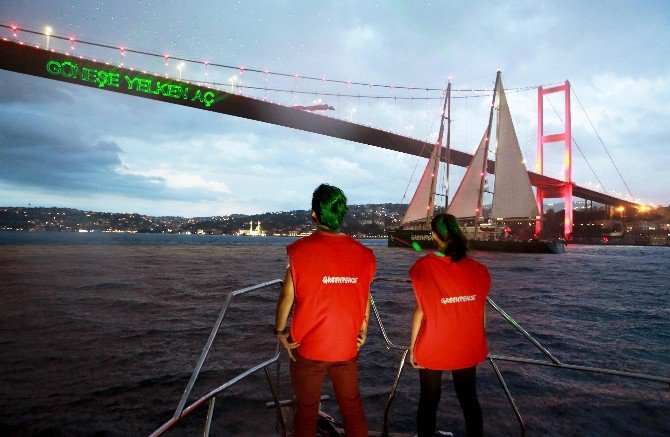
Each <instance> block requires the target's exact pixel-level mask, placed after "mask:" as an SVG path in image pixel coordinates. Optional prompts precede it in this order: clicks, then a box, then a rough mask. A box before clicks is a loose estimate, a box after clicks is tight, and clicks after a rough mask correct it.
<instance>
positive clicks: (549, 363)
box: [370, 277, 670, 436]
mask: <svg viewBox="0 0 670 437" xmlns="http://www.w3.org/2000/svg"><path fill="white" fill-rule="evenodd" d="M376 281H386V282H398V283H411V280H410V279H408V278H392V277H390V278H389V277H376V278H374V280H373V282H376ZM486 301H487V302H488V304H489V305H490V306H491V307H492V308H493V309H495V310H496V311H497V312H498V313H499V314H500V315H501V316H503V318H504V319H505V320H506V321H507V322H508V323H509V324H510V325H512V326H513V327H514V328H515V329H516V330H517V331H519V332H520V333H521V334H522V335H523V336H524V337H525V338H526V339H527V340H528V341H530V342H531V343H532V344H533V345H534V346H535V347H536V348H538V349H539V350H540V352H542V353H543V354H544V355H545V356H546V357H547V358H549V360H550V361H542V360H535V359H530V358H520V357H508V356H502V355H489V356H488V357H487V359H488V361H489V363H490V364H491V367H492V369H493V371H494V373H495V375H496V377H497V378H498V381H499V382H500V385H501V387H502V389H503V391H504V392H505V396H506V397H507V400H508V402H509V404H510V406H511V408H512V410H513V411H514V415H515V416H516V418H517V421H518V422H519V428H520V432H521V436H525V432H526V431H525V427H524V423H523V418H522V417H521V413H520V412H519V409H518V407H517V406H516V403H515V402H514V398H513V397H512V394H511V392H510V390H509V388H508V387H507V384H506V383H505V379H504V378H503V376H502V374H501V373H500V370H499V369H498V366H497V364H496V362H495V360H499V361H508V362H514V363H521V364H533V365H540V366H550V367H556V368H559V369H566V370H576V371H581V372H587V373H601V374H607V375H615V376H621V377H626V378H635V379H642V380H647V381H656V382H664V383H667V384H668V385H670V378H667V377H664V376H656V375H647V374H643V373H634V372H627V371H622V370H613V369H604V368H599V367H590V366H580V365H574V364H566V363H562V362H561V361H559V360H558V359H557V358H556V357H554V356H553V355H552V354H551V352H549V351H548V350H547V349H546V348H545V347H544V346H542V345H541V344H540V342H538V341H537V340H536V339H535V338H533V336H531V335H530V334H529V333H528V332H527V331H526V330H525V329H523V328H522V327H521V325H519V324H518V323H517V322H516V321H515V320H514V319H513V318H512V317H510V316H509V314H507V313H506V312H505V311H504V310H503V309H502V308H501V307H500V306H498V305H497V304H496V303H495V302H494V301H493V300H492V299H491V298H490V297H487V298H486ZM370 304H371V305H370V306H371V308H372V311H373V313H374V315H375V319H376V320H377V324H378V325H379V330H380V331H381V334H382V337H383V338H384V342H385V343H386V348H387V349H396V350H402V351H403V354H402V357H401V360H400V365H399V366H398V371H397V372H396V377H395V380H394V381H393V385H392V387H391V392H390V394H389V397H388V400H387V403H386V408H385V410H384V424H383V428H382V435H383V436H388V413H389V410H390V408H391V403H392V402H393V399H394V397H395V393H396V391H397V388H398V383H399V382H400V376H401V374H402V370H403V367H404V365H405V360H406V357H407V353H408V352H409V347H408V346H398V345H396V344H394V343H393V342H392V341H391V339H390V338H389V336H388V334H387V333H386V329H385V328H384V324H383V323H382V320H381V316H380V315H379V311H378V310H377V306H376V305H375V302H374V299H373V298H372V295H370Z"/></svg>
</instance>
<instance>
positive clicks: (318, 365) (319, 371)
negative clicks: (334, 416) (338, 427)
mask: <svg viewBox="0 0 670 437" xmlns="http://www.w3.org/2000/svg"><path fill="white" fill-rule="evenodd" d="M293 354H294V355H295V357H296V361H291V383H292V384H293V391H294V393H295V397H296V401H297V409H296V412H295V417H294V419H293V429H294V435H295V437H313V436H314V435H315V434H316V419H317V416H318V414H319V402H320V399H321V386H322V385H323V376H324V375H325V374H326V372H328V376H329V377H330V380H331V381H332V382H333V388H334V389H335V397H336V398H337V404H338V406H339V407H340V413H341V414H342V418H343V419H344V431H345V433H346V435H347V437H358V436H361V437H365V436H367V435H368V424H367V421H366V419H365V411H364V410H363V404H362V402H361V394H360V391H359V390H358V356H356V357H354V358H352V359H351V360H349V361H337V362H328V361H315V360H310V359H308V358H304V357H302V356H300V354H298V353H297V352H295V351H294V352H293Z"/></svg>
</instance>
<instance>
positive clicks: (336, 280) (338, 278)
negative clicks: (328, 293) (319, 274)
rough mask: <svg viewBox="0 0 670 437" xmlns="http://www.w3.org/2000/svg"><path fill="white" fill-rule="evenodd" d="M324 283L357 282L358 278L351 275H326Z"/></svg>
mask: <svg viewBox="0 0 670 437" xmlns="http://www.w3.org/2000/svg"><path fill="white" fill-rule="evenodd" d="M321 282H323V283H324V284H355V283H357V282H358V278H350V277H349V276H324V277H323V279H322V280H321Z"/></svg>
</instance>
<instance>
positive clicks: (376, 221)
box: [0, 204, 407, 236]
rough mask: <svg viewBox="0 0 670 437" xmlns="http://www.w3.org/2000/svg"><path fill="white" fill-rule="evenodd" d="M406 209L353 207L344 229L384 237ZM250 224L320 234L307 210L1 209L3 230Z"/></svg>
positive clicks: (214, 230) (210, 229) (206, 229)
mask: <svg viewBox="0 0 670 437" xmlns="http://www.w3.org/2000/svg"><path fill="white" fill-rule="evenodd" d="M406 208H407V205H401V204H370V205H351V206H349V211H348V212H347V215H346V216H345V220H344V224H343V226H342V229H343V230H344V231H345V232H347V233H352V234H360V235H363V236H376V235H383V234H384V232H385V229H386V228H388V227H392V226H395V225H397V224H398V223H399V221H400V218H401V217H402V215H403V214H404V212H405V209H406ZM251 221H253V222H254V227H255V226H256V225H257V222H258V221H260V222H261V226H262V227H263V229H266V230H268V233H269V234H270V235H273V234H278V235H286V234H289V233H290V232H297V233H301V232H309V231H310V230H312V229H314V228H315V226H314V222H313V221H312V218H311V216H310V211H307V210H295V211H277V212H266V213H261V214H250V215H246V214H231V215H227V216H213V217H193V218H184V217H172V216H170V217H151V216H147V215H143V214H136V213H108V212H95V211H81V210H78V209H71V208H57V207H53V208H19V207H0V230H25V231H61V232H80V231H99V232H103V231H104V232H141V233H198V232H199V233H206V234H235V233H237V231H238V230H239V229H248V228H249V225H250V222H251Z"/></svg>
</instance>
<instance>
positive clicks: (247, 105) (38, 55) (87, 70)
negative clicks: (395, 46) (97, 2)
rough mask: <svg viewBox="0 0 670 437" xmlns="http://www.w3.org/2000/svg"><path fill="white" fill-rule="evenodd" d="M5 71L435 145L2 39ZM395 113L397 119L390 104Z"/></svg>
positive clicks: (402, 143) (465, 157)
mask: <svg viewBox="0 0 670 437" xmlns="http://www.w3.org/2000/svg"><path fill="white" fill-rule="evenodd" d="M78 43H81V42H79V41H78ZM116 50H117V51H118V48H116ZM127 50H128V49H127ZM0 69H3V70H7V71H13V72H16V73H22V74H27V75H31V76H36V77H41V78H45V79H51V80H56V81H59V82H65V83H69V84H72V85H78V86H85V87H89V88H94V89H98V90H102V91H111V92H115V93H120V94H125V95H129V96H134V97H138V98H143V99H150V100H154V101H161V102H164V103H171V104H176V105H180V106H187V107H191V108H195V109H200V110H205V111H211V112H216V113H219V114H224V115H232V116H235V117H241V118H246V119H249V120H254V121H260V122H264V123H270V124H274V125H277V126H283V127H290V128H293V129H298V130H302V131H305V132H312V133H317V134H320V135H325V136H329V137H333V138H338V139H343V140H347V141H353V142H356V143H361V144H368V145H371V146H375V147H380V148H383V149H387V150H392V151H396V152H401V153H407V154H409V155H414V156H420V155H421V154H422V150H424V148H426V147H431V146H432V144H428V143H427V142H426V141H421V140H420V139H417V138H411V137H407V136H403V135H399V134H396V133H393V132H389V131H386V130H382V129H378V128H374V127H370V126H365V125H361V124H357V123H352V122H348V121H345V120H341V119H338V118H334V117H329V116H326V115H322V114H317V113H313V112H310V111H302V110H296V109H294V108H292V107H289V106H285V105H281V104H278V103H272V102H269V101H267V100H265V99H263V93H264V92H265V88H264V87H258V88H259V92H260V93H261V94H260V96H259V98H254V97H250V96H243V95H241V94H237V93H232V92H227V91H225V89H218V88H211V87H206V86H201V85H197V84H196V83H195V82H193V81H190V82H189V81H183V80H182V81H179V80H178V79H175V78H171V77H165V75H155V74H152V73H149V72H145V71H140V70H137V69H131V68H129V67H126V66H122V65H115V64H109V65H108V64H107V63H106V62H102V61H96V60H95V59H91V58H87V57H83V56H75V55H73V54H70V55H68V54H66V53H61V52H57V51H55V50H54V49H50V50H46V49H44V48H42V47H40V46H39V45H29V44H25V43H24V44H21V42H20V41H15V40H10V39H9V38H0ZM247 71H248V70H247ZM268 74H269V73H268ZM352 83H353V82H352ZM366 86H367V85H366ZM269 90H270V89H269V88H268V91H269ZM389 90H390V89H389ZM440 91H442V90H440ZM390 97H391V98H395V97H393V96H390ZM454 98H458V97H454ZM466 102H467V100H466ZM389 109H390V110H389V114H390V115H391V116H392V114H393V111H392V108H391V107H390V105H389ZM445 159H446V158H445ZM471 160H472V155H471V154H469V153H466V152H462V151H459V150H455V149H452V150H451V154H450V157H449V162H450V164H453V165H457V166H461V167H467V166H468V164H469V163H470V161H471ZM487 172H488V173H491V174H493V173H495V163H494V162H493V161H489V162H488V168H487ZM528 176H529V178H530V181H531V184H532V185H533V186H536V187H538V188H539V187H542V188H548V189H557V188H559V187H562V186H563V184H564V183H563V182H562V181H559V180H557V179H554V178H550V177H548V176H545V175H542V174H537V173H534V172H532V171H529V172H528ZM573 189H574V193H575V195H576V196H578V197H581V198H584V199H589V200H593V201H596V202H598V203H601V204H605V205H616V206H619V205H624V206H626V207H635V206H636V203H634V202H631V201H628V200H625V199H618V198H616V197H614V196H611V195H607V194H605V193H600V192H597V191H594V190H591V189H588V188H585V187H580V186H577V185H574V187H573Z"/></svg>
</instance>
